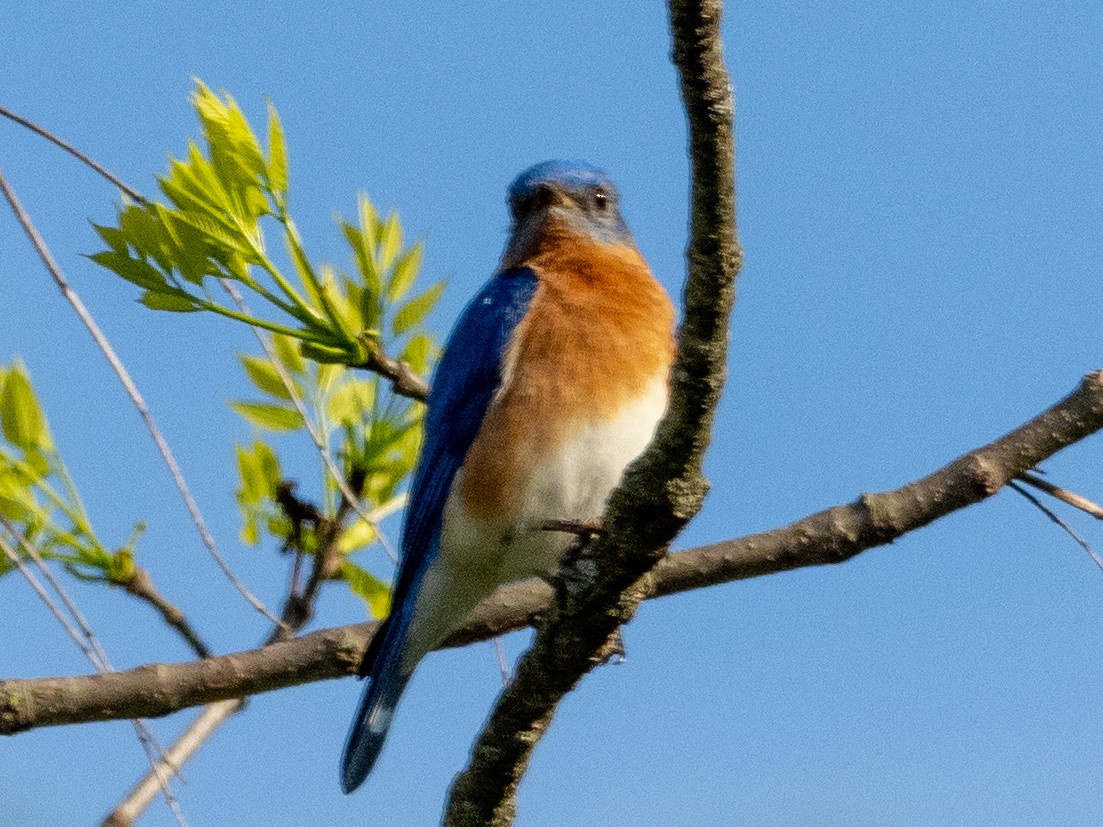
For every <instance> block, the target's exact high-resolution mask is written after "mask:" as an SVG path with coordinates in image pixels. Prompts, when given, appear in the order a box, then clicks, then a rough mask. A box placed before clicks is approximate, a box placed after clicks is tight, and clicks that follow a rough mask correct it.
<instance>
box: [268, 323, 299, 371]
mask: <svg viewBox="0 0 1103 827" xmlns="http://www.w3.org/2000/svg"><path fill="white" fill-rule="evenodd" d="M272 344H273V345H274V346H275V349H276V357H277V358H278V359H279V360H280V361H281V362H282V363H283V366H284V367H285V368H287V370H288V371H289V372H290V373H292V374H299V375H302V374H303V373H305V372H306V360H305V359H303V354H302V352H301V351H300V350H299V342H298V340H297V339H292V338H291V337H290V336H284V335H283V334H281V333H277V334H275V335H274V336H273V337H272Z"/></svg>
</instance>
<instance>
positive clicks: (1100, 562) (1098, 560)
mask: <svg viewBox="0 0 1103 827" xmlns="http://www.w3.org/2000/svg"><path fill="white" fill-rule="evenodd" d="M1007 485H1008V487H1010V488H1014V489H1015V490H1016V491H1018V492H1019V493H1020V494H1022V495H1023V496H1024V497H1026V498H1027V500H1029V501H1030V502H1031V503H1033V504H1034V506H1035V507H1036V508H1037V509H1038V510H1039V511H1041V512H1042V513H1043V514H1045V515H1046V516H1047V517H1049V518H1050V519H1051V520H1053V522H1055V523H1056V524H1057V525H1058V526H1060V527H1061V529H1062V530H1064V532H1065V533H1066V534H1068V535H1069V537H1071V538H1072V539H1073V540H1075V541H1076V542H1077V544H1078V545H1079V546H1080V548H1082V549H1084V551H1086V552H1087V553H1088V556H1089V557H1091V558H1092V561H1093V562H1094V563H1095V564H1096V565H1097V566H1098V567H1099V570H1100V571H1103V557H1100V556H1099V554H1097V553H1096V551H1095V549H1093V548H1092V547H1091V546H1090V545H1088V542H1087V540H1085V539H1084V538H1083V537H1081V536H1080V535H1079V534H1077V533H1076V532H1075V531H1074V530H1073V528H1072V526H1070V525H1069V524H1068V523H1066V522H1065V521H1064V520H1062V519H1061V518H1060V517H1058V516H1057V515H1056V514H1054V513H1053V512H1052V511H1050V510H1049V509H1048V508H1046V507H1045V506H1044V505H1043V504H1042V502H1041V500H1039V499H1038V498H1037V497H1035V496H1034V495H1033V494H1031V493H1030V492H1029V491H1027V490H1026V489H1025V488H1023V487H1022V486H1021V485H1019V484H1018V483H1017V482H1014V481H1012V482H1009V483H1008V484H1007Z"/></svg>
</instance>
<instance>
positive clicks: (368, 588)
mask: <svg viewBox="0 0 1103 827" xmlns="http://www.w3.org/2000/svg"><path fill="white" fill-rule="evenodd" d="M339 571H340V575H341V578H342V579H343V580H344V581H345V582H346V583H348V584H349V588H350V589H352V591H353V593H354V594H356V595H357V596H358V597H360V598H361V599H362V600H363V601H364V602H365V603H367V604H368V610H369V611H370V612H371V615H372V617H385V616H386V614H387V612H388V611H389V610H390V607H391V591H390V589H389V588H387V585H386V584H385V583H384V582H383V581H382V580H380V579H379V578H378V577H376V576H375V575H374V574H372V573H371V572H369V571H367V570H365V569H362V568H360V567H359V566H358V565H356V564H355V563H352V562H349V561H348V560H346V561H345V562H344V563H342V564H341V568H340V570H339Z"/></svg>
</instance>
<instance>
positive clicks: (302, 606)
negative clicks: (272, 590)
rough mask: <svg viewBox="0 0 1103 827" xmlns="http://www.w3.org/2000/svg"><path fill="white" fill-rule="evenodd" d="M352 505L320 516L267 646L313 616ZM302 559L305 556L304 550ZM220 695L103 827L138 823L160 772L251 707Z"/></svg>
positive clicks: (185, 758) (291, 634)
mask: <svg viewBox="0 0 1103 827" xmlns="http://www.w3.org/2000/svg"><path fill="white" fill-rule="evenodd" d="M351 508H352V504H351V503H349V502H348V501H345V502H343V503H342V504H341V506H340V508H339V509H338V512H337V515H336V516H335V517H334V518H332V519H328V518H324V517H321V515H318V516H319V517H320V519H319V520H318V522H319V525H318V526H316V530H317V531H318V532H319V534H320V535H321V539H322V542H321V547H320V548H319V549H318V551H317V552H316V553H315V554H314V555H313V556H311V558H310V559H311V569H310V574H309V575H308V576H307V581H306V585H305V586H304V587H303V588H302V590H301V591H300V590H299V589H298V588H297V586H295V585H293V586H292V587H291V589H290V590H289V592H288V594H287V597H286V599H285V600H284V605H283V609H282V610H281V612H280V618H281V620H280V623H278V624H277V625H276V626H275V627H273V629H272V632H271V633H270V634H269V635H268V638H267V639H266V640H265V647H271V646H273V645H275V644H279V643H286V642H287V641H290V640H291V639H292V638H294V636H295V635H296V634H297V633H298V632H299V630H300V629H301V628H302V627H303V626H305V625H306V623H307V622H308V621H309V620H310V618H311V616H312V614H313V608H314V603H315V601H316V600H317V597H318V592H319V590H320V589H321V587H322V584H323V583H324V582H325V581H326V580H327V579H328V577H329V573H330V571H331V569H332V562H331V561H332V558H333V555H334V554H336V553H337V551H336V543H337V537H338V535H339V534H340V526H341V525H342V523H343V522H344V520H345V518H346V517H347V516H348V513H349V511H350V510H351ZM300 551H301V550H300ZM296 559H297V560H298V559H300V554H299V553H298V552H297V554H296ZM214 660H221V659H220V658H211V659H210V660H208V661H207V662H211V661H214ZM215 700H216V702H215V703H212V704H210V705H208V706H207V707H206V708H205V709H204V710H203V711H202V712H201V713H200V714H199V716H198V717H197V718H196V719H195V720H194V721H192V723H191V724H190V725H189V726H188V728H187V729H186V730H184V733H183V734H182V735H181V736H180V737H179V738H177V739H176V741H175V742H174V743H173V745H172V746H171V747H169V749H168V751H167V752H166V754H165V757H164V758H163V759H162V761H161V762H160V763H158V764H155V765H154V767H153V769H152V770H151V772H149V773H147V774H146V775H145V776H144V777H143V778H141V779H140V780H139V781H138V783H137V784H135V785H134V787H132V788H131V789H130V791H129V792H128V793H127V794H126V796H125V797H124V798H123V800H122V801H120V802H119V804H118V805H116V807H115V808H114V809H113V810H112V811H111V812H110V813H109V814H108V815H107V817H106V818H105V819H104V821H103V822H102V827H129V825H132V824H134V822H135V821H136V820H137V818H138V816H140V815H141V814H142V813H143V812H144V811H145V809H146V808H147V807H148V806H149V805H150V803H151V802H152V801H153V799H154V798H155V797H156V795H157V777H158V776H159V775H160V774H162V773H164V772H167V771H172V772H179V770H180V768H181V767H182V766H183V765H184V764H185V763H187V761H188V760H190V759H191V757H192V756H193V755H195V753H196V752H197V751H198V750H199V748H200V747H201V746H202V745H203V744H204V743H206V742H207V741H208V740H209V739H210V738H211V737H213V736H214V734H215V733H216V732H218V730H219V729H220V728H221V727H222V725H223V724H224V723H225V722H226V721H228V720H229V719H230V718H231V717H233V716H234V715H235V714H237V713H238V712H240V711H241V710H243V709H244V708H245V700H244V699H242V698H235V697H227V698H225V699H222V698H220V699H215Z"/></svg>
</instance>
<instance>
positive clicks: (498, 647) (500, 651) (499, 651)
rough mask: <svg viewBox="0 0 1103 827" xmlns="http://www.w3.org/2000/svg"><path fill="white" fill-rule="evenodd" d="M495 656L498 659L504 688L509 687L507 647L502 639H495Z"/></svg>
mask: <svg viewBox="0 0 1103 827" xmlns="http://www.w3.org/2000/svg"><path fill="white" fill-rule="evenodd" d="M494 654H495V655H497V657H498V671H499V672H500V673H501V674H502V686H509V663H508V662H507V661H506V647H505V646H503V645H502V639H501V638H500V637H496V638H494Z"/></svg>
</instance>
